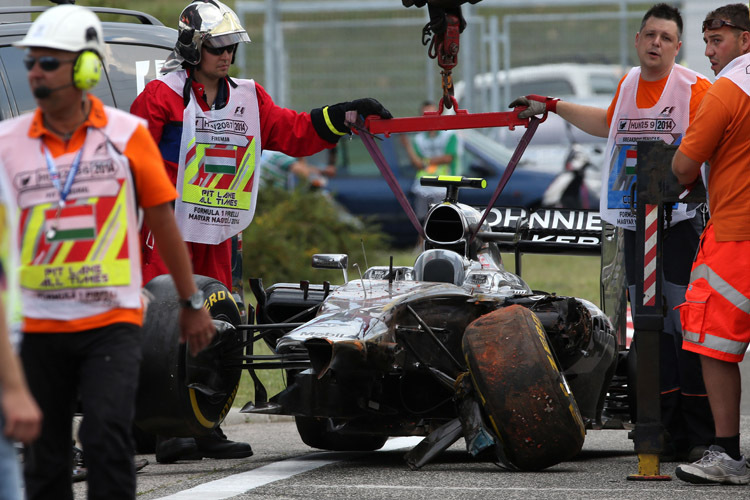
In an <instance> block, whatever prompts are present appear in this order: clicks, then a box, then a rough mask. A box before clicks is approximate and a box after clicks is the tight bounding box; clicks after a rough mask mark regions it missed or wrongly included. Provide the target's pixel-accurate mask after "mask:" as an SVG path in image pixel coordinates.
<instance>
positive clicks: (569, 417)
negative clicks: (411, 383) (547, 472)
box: [463, 305, 585, 470]
mask: <svg viewBox="0 0 750 500" xmlns="http://www.w3.org/2000/svg"><path fill="white" fill-rule="evenodd" d="M463 352H464V356H465V358H466V361H467V365H468V367H469V372H470V373H471V377H472V381H473V383H474V388H475V389H476V390H477V391H478V392H479V394H480V401H481V403H482V406H483V409H484V411H485V412H486V415H488V416H489V417H490V418H489V419H488V420H489V423H490V424H491V426H492V428H493V430H494V431H495V433H497V435H498V436H500V437H501V439H502V445H503V448H504V452H505V455H506V457H507V458H508V460H509V461H510V462H511V463H513V465H515V466H516V467H518V468H519V469H522V470H540V469H544V468H546V467H550V466H552V465H555V464H557V463H560V462H562V461H564V460H568V459H570V458H572V457H574V456H575V455H576V454H578V452H580V450H581V447H582V446H583V439H584V436H585V429H584V424H583V420H582V418H581V414H580V412H579V411H578V406H577V405H576V402H575V399H574V398H573V395H572V394H571V392H570V389H569V388H568V386H567V383H566V381H565V377H564V376H563V374H562V373H561V372H560V370H559V369H558V367H557V363H556V362H555V358H554V356H553V354H552V351H551V350H550V347H549V342H548V340H547V335H546V333H545V331H544V328H542V325H541V323H540V322H539V319H538V318H537V317H536V315H535V314H534V313H533V312H531V311H530V310H528V309H527V308H525V307H523V306H519V305H512V306H509V307H505V308H502V309H498V310H496V311H493V312H491V313H489V314H486V315H484V316H482V317H480V318H478V319H476V320H475V321H473V322H472V323H471V324H470V325H469V326H468V327H467V328H466V331H465V333H464V338H463Z"/></svg>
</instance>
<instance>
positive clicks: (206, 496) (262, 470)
mask: <svg viewBox="0 0 750 500" xmlns="http://www.w3.org/2000/svg"><path fill="white" fill-rule="evenodd" d="M421 440H422V438H421V437H399V438H393V439H389V440H388V441H387V442H386V443H385V445H384V446H383V447H382V448H381V449H380V451H394V450H400V449H404V448H412V447H414V446H415V445H416V444H417V443H419V442H420V441H421ZM361 455H362V454H361V453H339V452H323V453H310V454H309V455H303V456H301V457H297V458H290V459H288V460H282V461H281V462H274V463H272V464H268V465H264V466H263V467H258V468H257V469H253V470H250V471H247V472H242V473H240V474H234V475H231V476H227V477H225V478H222V479H217V480H216V481H210V482H208V483H203V484H201V485H199V486H196V487H194V488H190V489H188V490H183V491H180V492H178V493H175V494H174V495H169V496H166V497H161V498H159V499H157V500H222V499H224V498H230V497H233V496H237V495H241V494H242V493H245V492H247V491H250V490H252V489H254V488H258V487H260V486H264V485H266V484H268V483H273V482H274V481H281V480H282V479H287V478H290V477H292V476H295V475H297V474H301V473H303V472H308V471H311V470H314V469H317V468H318V467H323V466H324V465H330V464H333V463H336V462H341V461H343V460H347V459H349V458H352V457H356V456H361Z"/></svg>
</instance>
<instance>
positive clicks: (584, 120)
mask: <svg viewBox="0 0 750 500" xmlns="http://www.w3.org/2000/svg"><path fill="white" fill-rule="evenodd" d="M557 114H558V115H560V116H561V117H562V118H563V119H564V120H566V121H568V122H570V123H571V124H572V125H575V126H576V127H578V128H580V129H581V130H583V131H584V132H586V133H587V134H591V135H595V136H597V137H607V136H608V135H609V127H608V126H607V110H606V109H602V108H596V107H594V106H584V105H583V104H575V103H572V102H567V101H559V102H558V103H557Z"/></svg>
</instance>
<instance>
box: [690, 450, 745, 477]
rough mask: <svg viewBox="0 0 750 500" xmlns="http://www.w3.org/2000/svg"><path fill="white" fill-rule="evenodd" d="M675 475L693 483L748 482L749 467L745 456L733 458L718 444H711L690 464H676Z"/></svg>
mask: <svg viewBox="0 0 750 500" xmlns="http://www.w3.org/2000/svg"><path fill="white" fill-rule="evenodd" d="M675 474H677V477H679V478H680V479H682V480H683V481H687V482H688V483H694V484H748V483H750V468H748V466H747V462H746V460H745V457H742V458H741V459H739V460H734V459H732V457H730V456H729V455H727V454H726V453H725V452H724V449H723V448H722V447H720V446H715V445H714V446H711V447H710V448H709V449H708V450H706V452H705V453H703V457H702V458H701V459H700V460H698V461H696V462H693V463H692V464H685V465H678V466H677V469H676V470H675Z"/></svg>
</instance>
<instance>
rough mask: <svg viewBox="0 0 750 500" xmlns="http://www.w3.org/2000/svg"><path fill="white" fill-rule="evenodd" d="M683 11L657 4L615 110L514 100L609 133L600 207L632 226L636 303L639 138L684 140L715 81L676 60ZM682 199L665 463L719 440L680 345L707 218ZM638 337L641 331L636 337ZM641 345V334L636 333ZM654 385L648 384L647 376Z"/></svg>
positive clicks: (672, 292) (695, 368) (667, 260)
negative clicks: (634, 191)
mask: <svg viewBox="0 0 750 500" xmlns="http://www.w3.org/2000/svg"><path fill="white" fill-rule="evenodd" d="M681 36H682V17H681V15H680V13H679V11H678V10H677V9H676V8H675V7H672V6H670V5H667V4H663V3H662V4H656V5H654V6H653V7H651V9H649V10H648V11H647V12H646V14H645V15H644V16H643V19H642V21H641V28H640V31H639V32H638V33H637V34H636V36H635V48H636V52H637V53H638V59H639V61H640V66H638V67H635V68H632V69H631V70H630V71H629V72H628V74H627V75H626V76H625V77H624V78H623V79H622V80H621V81H620V85H619V86H618V89H617V94H616V95H615V98H614V99H613V100H612V104H610V106H609V109H606V110H605V109H600V108H594V107H591V106H584V105H580V104H574V103H570V102H564V101H561V100H558V99H554V98H551V97H541V96H526V97H522V98H519V99H517V100H516V101H514V102H513V103H511V106H519V105H525V106H529V108H528V109H527V110H524V111H521V112H520V113H519V115H518V116H519V117H521V118H527V117H529V116H532V115H534V114H540V113H543V112H544V111H545V110H546V111H552V112H555V113H557V114H559V115H560V116H561V117H563V118H564V119H565V120H567V121H569V122H570V123H572V124H573V125H575V126H576V127H578V128H580V129H581V130H583V131H585V132H588V133H590V134H592V135H596V136H599V137H607V138H608V142H607V150H606V151H607V155H608V156H607V157H608V159H609V163H608V165H606V167H607V168H604V169H602V192H601V196H600V209H599V211H600V213H601V216H602V219H604V220H605V221H607V222H609V223H611V224H613V225H615V226H618V227H622V228H624V229H626V231H625V232H624V234H625V242H624V243H625V251H624V254H625V268H626V274H627V281H628V290H629V293H630V298H631V301H632V300H633V298H634V297H635V285H636V282H635V254H636V248H635V247H636V244H635V211H634V210H633V211H631V208H632V207H634V206H635V205H634V204H633V203H632V200H631V199H630V196H631V194H630V193H631V186H632V185H633V183H634V182H635V153H636V145H637V142H638V141H640V140H658V139H662V140H665V141H667V142H670V141H675V142H679V139H678V138H679V137H681V135H682V134H684V133H685V130H687V127H688V123H690V122H691V121H692V119H693V117H694V116H695V113H696V111H697V109H698V106H699V105H700V102H701V101H702V99H703V96H704V95H705V93H706V91H707V90H708V88H709V87H710V83H709V81H708V79H706V78H705V77H704V76H703V75H700V74H698V73H696V72H695V71H692V70H690V69H687V68H685V67H683V66H680V65H679V64H675V58H676V57H677V54H678V53H679V50H680V46H681V45H682V42H681V40H680V38H681ZM695 208H696V207H690V206H687V205H686V204H679V205H678V206H677V207H676V208H674V209H673V210H672V212H671V220H670V222H669V225H668V227H666V229H665V230H664V233H663V234H664V244H663V245H664V246H663V255H664V270H663V284H664V286H663V293H664V297H665V301H666V304H667V315H666V317H665V319H664V330H663V332H662V335H660V358H659V365H660V371H659V374H660V389H661V397H660V403H661V405H660V406H661V416H662V423H663V424H664V427H665V429H666V431H667V435H666V438H667V439H666V440H665V441H666V442H665V447H664V453H662V455H661V460H662V461H675V460H683V459H688V460H693V459H697V458H699V457H700V456H701V455H702V453H703V452H704V451H705V450H706V449H707V447H708V446H709V445H710V444H711V441H712V439H713V421H712V419H711V412H710V408H709V404H708V400H707V397H706V390H705V387H704V385H703V380H702V377H701V371H700V370H701V367H700V362H699V360H698V357H697V355H696V354H695V353H692V352H688V351H684V350H683V349H682V348H681V344H682V332H681V330H680V320H679V314H678V313H677V311H675V310H674V308H675V307H676V306H678V305H679V304H681V303H682V302H683V301H684V297H685V290H686V287H687V284H688V279H689V269H690V262H691V260H692V258H693V256H694V255H695V252H696V249H697V247H698V236H699V234H700V232H701V230H702V217H701V215H700V213H698V212H697V211H696V209H695ZM636 337H637V335H636ZM634 342H635V348H636V350H637V348H638V339H637V338H636V339H634ZM644 383H648V382H644Z"/></svg>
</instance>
